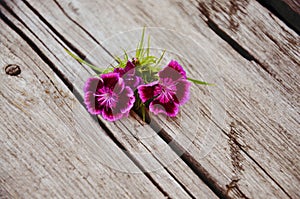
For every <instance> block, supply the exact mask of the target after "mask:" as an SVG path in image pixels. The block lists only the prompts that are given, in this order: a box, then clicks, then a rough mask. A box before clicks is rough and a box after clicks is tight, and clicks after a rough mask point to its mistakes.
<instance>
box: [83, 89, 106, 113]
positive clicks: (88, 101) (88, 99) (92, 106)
mask: <svg viewBox="0 0 300 199" xmlns="http://www.w3.org/2000/svg"><path fill="white" fill-rule="evenodd" d="M95 99H96V98H95V96H94V93H93V92H91V91H88V92H86V93H85V95H84V103H85V105H86V107H87V109H88V111H89V112H90V113H91V114H93V115H98V114H100V113H101V112H102V109H103V107H101V106H100V105H99V104H98V103H96V100H95Z"/></svg>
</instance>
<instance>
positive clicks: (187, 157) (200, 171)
mask: <svg viewBox="0 0 300 199" xmlns="http://www.w3.org/2000/svg"><path fill="white" fill-rule="evenodd" d="M24 3H25V4H26V6H28V7H29V9H30V10H32V11H33V12H34V13H35V14H36V15H37V16H38V17H39V19H40V20H41V21H42V22H44V23H45V24H46V25H47V26H48V27H49V28H50V29H51V30H52V31H53V32H54V33H55V34H56V35H57V36H58V37H59V38H60V39H61V40H62V41H63V42H64V43H65V44H66V45H67V46H68V47H70V49H71V50H72V51H74V52H75V53H77V55H78V56H79V57H80V58H82V59H85V55H84V54H83V53H82V52H81V51H80V50H79V49H77V48H76V47H75V46H74V45H72V44H71V43H70V42H69V41H68V40H67V39H66V38H64V37H63V36H62V35H61V34H60V33H59V32H58V31H57V30H56V29H55V28H54V27H53V26H52V25H51V24H49V22H47V21H46V20H45V19H44V18H43V17H42V15H41V14H40V13H39V12H38V11H37V10H36V9H35V8H33V7H32V6H31V5H30V4H29V3H28V2H27V1H25V0H24ZM55 3H56V4H57V5H58V7H59V8H60V9H61V10H62V11H63V13H64V14H65V15H66V16H67V17H68V18H69V19H70V20H71V21H72V22H74V20H73V19H71V18H70V17H69V16H68V15H67V13H66V12H65V11H64V10H63V8H62V7H61V6H60V5H59V4H58V3H57V2H56V1H55ZM6 9H8V11H10V12H12V11H11V10H10V8H8V6H7V7H6ZM13 15H14V16H15V14H13ZM18 20H19V21H21V20H20V19H18ZM21 23H22V21H21ZM74 23H75V24H76V25H77V26H79V28H80V29H82V30H83V31H84V32H85V33H86V34H87V35H88V36H90V37H91V38H92V39H93V40H94V41H95V42H96V43H97V44H99V46H100V47H101V48H102V49H103V50H105V51H106V52H107V53H108V54H109V55H110V56H111V57H112V58H114V56H113V55H112V54H111V53H110V52H109V51H108V50H107V49H106V48H105V47H104V46H102V45H101V44H100V42H99V41H98V40H97V39H95V38H94V37H93V36H92V35H91V34H90V33H89V32H88V31H87V30H86V29H84V28H83V27H82V26H80V25H79V24H78V23H76V22H74ZM16 28H17V27H16ZM17 29H18V28H17ZM19 31H21V30H19ZM17 33H19V32H18V31H17ZM23 34H24V33H23ZM24 36H26V35H25V34H24ZM26 38H27V39H29V38H28V37H27V36H26ZM27 39H25V40H27ZM32 43H33V42H32ZM33 44H34V43H33ZM34 45H35V44H34ZM38 50H39V49H38ZM39 51H40V50H39ZM40 53H42V52H40ZM38 54H39V53H38ZM42 54H43V53H42ZM44 56H45V55H44ZM46 58H47V57H46ZM47 60H49V59H48V58H47ZM49 61H50V60H49ZM50 62H51V61H50ZM46 63H47V62H46ZM53 66H54V65H53ZM54 67H55V66H54ZM51 68H52V67H51ZM59 77H60V78H63V79H66V77H65V76H59ZM76 97H77V96H76ZM79 101H80V103H81V104H82V99H80V100H79ZM82 105H83V104H82ZM138 115H139V116H141V115H140V114H138ZM98 122H99V124H100V126H101V127H102V128H103V129H104V130H105V131H106V132H107V134H108V136H109V137H110V138H111V139H112V140H113V141H114V142H115V143H116V144H117V146H118V147H120V148H121V149H123V150H125V147H124V146H123V145H122V144H121V143H120V142H119V141H118V140H117V139H116V137H114V135H113V133H112V132H111V131H110V130H109V129H108V128H107V127H106V126H105V124H103V123H102V122H101V121H100V120H99V121H98ZM150 127H151V128H152V129H156V128H158V126H153V125H151V126H150ZM158 135H159V136H160V137H161V138H162V139H163V140H164V141H165V142H166V143H168V142H170V140H173V139H172V137H171V136H170V135H169V134H168V133H167V132H165V131H164V130H162V131H160V132H159V133H158ZM173 143H174V141H173ZM170 147H171V148H172V150H173V151H174V152H175V153H176V154H177V155H178V154H183V155H181V156H179V157H180V158H181V159H182V160H183V161H184V162H185V163H186V164H187V165H188V166H189V167H190V168H191V169H192V171H193V172H194V173H195V174H196V175H197V176H198V177H199V178H200V179H201V180H202V181H203V182H204V183H205V184H206V185H207V186H208V187H209V188H210V189H211V190H212V191H213V192H214V193H215V194H216V195H217V196H218V197H220V198H225V199H227V198H230V197H229V196H228V194H227V191H226V190H225V189H224V188H222V187H220V186H219V184H218V183H217V181H216V180H215V179H214V178H213V177H212V176H211V175H210V174H209V173H208V171H207V170H206V169H205V168H203V167H202V165H201V164H200V163H199V162H197V161H196V160H195V159H194V158H193V157H192V155H191V154H189V153H187V152H186V151H185V150H184V149H183V147H182V146H180V144H178V143H177V142H175V143H174V144H172V145H171V146H170ZM125 154H126V155H127V156H128V157H129V158H130V159H131V160H132V161H133V162H134V163H135V164H136V165H137V166H138V167H139V168H140V170H141V171H142V172H144V174H145V175H146V176H147V177H148V178H149V179H150V180H151V182H152V183H153V184H154V185H155V186H157V188H158V189H159V190H160V191H161V192H162V193H163V194H164V195H165V196H168V194H167V193H166V192H165V191H164V190H162V188H161V187H159V185H158V184H157V183H156V182H155V181H154V180H153V179H152V177H151V176H150V175H149V173H147V172H145V169H144V168H143V167H142V166H141V165H140V164H139V163H138V161H137V160H135V158H134V157H132V155H130V154H128V153H125ZM175 180H176V179H175ZM176 181H177V182H178V180H176ZM179 185H180V186H182V185H181V184H179ZM184 190H185V191H186V189H184ZM187 193H188V194H189V195H190V193H189V192H187Z"/></svg>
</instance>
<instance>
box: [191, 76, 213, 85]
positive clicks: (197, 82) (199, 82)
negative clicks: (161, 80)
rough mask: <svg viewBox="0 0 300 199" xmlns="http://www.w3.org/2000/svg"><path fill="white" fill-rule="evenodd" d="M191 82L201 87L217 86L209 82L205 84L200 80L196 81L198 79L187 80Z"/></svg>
mask: <svg viewBox="0 0 300 199" xmlns="http://www.w3.org/2000/svg"><path fill="white" fill-rule="evenodd" d="M187 79H188V80H189V81H191V82H193V83H195V84H201V85H207V86H215V84H211V83H207V82H203V81H200V80H196V79H192V78H189V77H188V78H187Z"/></svg>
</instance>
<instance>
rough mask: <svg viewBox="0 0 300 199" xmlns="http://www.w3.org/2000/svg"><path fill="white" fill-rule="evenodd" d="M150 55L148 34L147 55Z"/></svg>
mask: <svg viewBox="0 0 300 199" xmlns="http://www.w3.org/2000/svg"><path fill="white" fill-rule="evenodd" d="M149 55H150V35H149V36H148V47H147V57H149Z"/></svg>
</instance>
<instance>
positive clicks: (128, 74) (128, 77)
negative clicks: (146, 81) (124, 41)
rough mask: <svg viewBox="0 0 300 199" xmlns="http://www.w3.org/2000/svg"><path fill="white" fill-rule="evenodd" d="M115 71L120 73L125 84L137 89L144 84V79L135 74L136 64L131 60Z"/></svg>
mask: <svg viewBox="0 0 300 199" xmlns="http://www.w3.org/2000/svg"><path fill="white" fill-rule="evenodd" d="M114 72H115V73H118V74H119V75H120V77H122V78H123V79H124V81H125V85H126V86H129V87H130V88H131V89H132V90H135V89H136V88H137V87H138V86H139V85H141V84H143V79H142V78H141V77H139V76H137V75H136V74H135V65H134V64H133V63H132V62H131V61H129V60H128V61H127V63H126V66H125V68H115V69H114Z"/></svg>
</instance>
